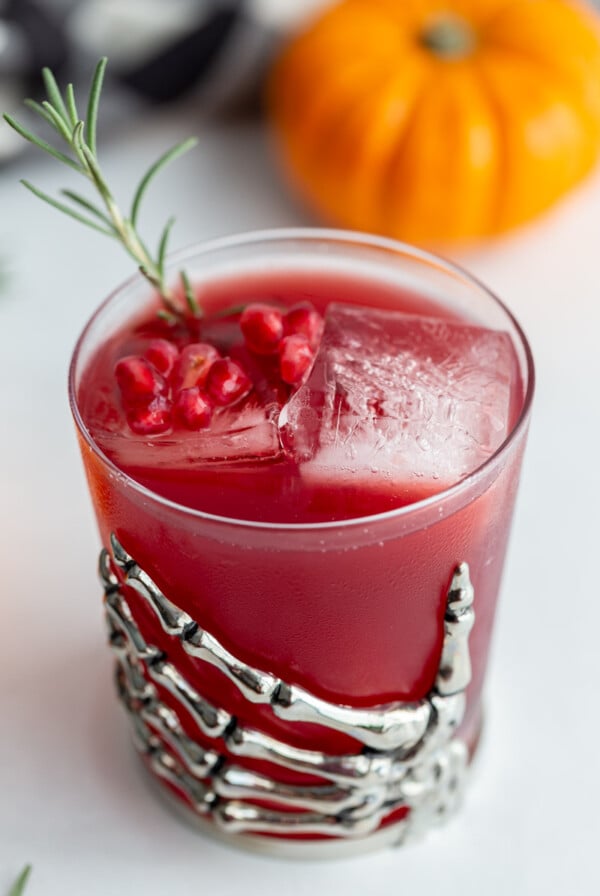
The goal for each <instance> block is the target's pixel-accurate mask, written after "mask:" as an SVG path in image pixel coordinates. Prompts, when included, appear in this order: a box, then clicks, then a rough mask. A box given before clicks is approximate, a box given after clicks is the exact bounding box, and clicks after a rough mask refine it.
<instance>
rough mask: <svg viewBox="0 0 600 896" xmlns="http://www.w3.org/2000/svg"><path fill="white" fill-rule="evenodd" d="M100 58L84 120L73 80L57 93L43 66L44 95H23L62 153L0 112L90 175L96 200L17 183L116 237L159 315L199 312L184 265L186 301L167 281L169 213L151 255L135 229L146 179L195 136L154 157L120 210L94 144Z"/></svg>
mask: <svg viewBox="0 0 600 896" xmlns="http://www.w3.org/2000/svg"><path fill="white" fill-rule="evenodd" d="M106 64H107V59H106V58H103V59H101V60H100V61H99V63H98V65H97V66H96V70H95V72H94V76H93V78H92V83H91V87H90V94H89V98H88V102H87V112H86V118H85V120H84V119H81V118H79V115H78V112H77V103H76V100H75V91H74V89H73V85H72V84H67V87H66V89H65V94H64V97H63V94H62V93H61V90H60V88H59V86H58V84H57V83H56V79H55V77H54V75H53V74H52V72H51V71H50V69H48V68H45V69H44V70H43V72H42V74H43V78H44V85H45V88H46V95H47V99H46V100H44V101H43V102H41V103H38V102H36V101H35V100H31V99H28V100H26V101H25V104H26V106H27V107H28V108H29V109H31V110H32V111H33V112H34V113H36V114H37V115H39V116H40V118H42V119H43V120H44V121H45V122H46V123H47V124H48V125H50V127H51V128H52V129H53V130H54V131H55V132H56V133H57V134H58V136H59V137H60V138H61V140H62V141H63V142H64V143H65V144H66V146H67V152H66V153H65V152H63V151H61V150H60V149H57V148H56V147H55V146H52V145H51V144H50V143H47V142H46V141H45V140H43V139H42V138H41V137H39V136H38V135H37V134H34V133H33V132H32V131H30V130H28V129H27V128H26V127H24V125H22V124H21V123H20V122H18V121H16V120H15V119H14V118H12V116H10V115H5V116H4V119H5V121H6V122H7V123H8V124H9V125H10V126H11V127H12V128H13V129H14V130H15V131H16V132H17V133H18V134H20V135H21V136H22V137H23V138H24V139H25V140H27V141H29V143H33V145H34V146H37V147H38V148H39V149H42V150H43V151H44V152H46V153H48V155H51V156H52V157H53V158H55V159H57V161H59V162H62V163H63V164H64V165H67V166H68V167H69V168H72V169H73V170H74V171H77V173H78V174H81V175H83V176H84V177H85V178H86V179H87V180H88V181H90V183H91V184H92V186H93V187H94V188H95V190H96V192H97V193H98V194H99V196H100V200H101V206H100V207H99V206H98V205H96V204H95V203H94V202H91V201H90V200H89V199H88V198H87V197H85V196H82V195H81V194H80V193H78V192H75V191H74V190H62V191H61V195H62V196H63V197H64V198H65V199H66V200H67V201H66V202H62V201H60V200H59V199H55V198H54V197H53V196H49V195H48V194H47V193H44V192H43V191H42V190H40V189H39V188H38V187H35V186H34V185H33V184H31V183H29V181H26V180H22V181H21V183H22V184H23V186H25V187H26V188H27V189H28V190H30V191H31V192H32V193H33V194H34V196H37V197H38V198H39V199H42V200H43V201H44V202H47V203H48V204H49V205H51V206H52V207H53V208H55V209H58V211H60V212H63V214H65V215H68V216H69V217H71V218H74V219H75V220H76V221H79V222H80V223H81V224H85V225H86V227H90V228H91V229H93V230H96V231H98V232H99V233H102V234H104V235H105V236H109V237H111V238H113V239H116V240H118V241H119V242H120V243H121V244H122V245H123V247H124V248H125V250H126V252H128V254H129V255H130V256H131V257H132V258H133V260H134V261H135V262H136V264H137V266H138V268H139V270H140V271H141V273H142V274H143V275H144V277H146V279H147V280H148V281H149V282H150V283H151V284H152V286H153V287H154V288H155V289H156V290H157V291H158V293H159V294H160V297H161V299H162V301H163V304H164V306H165V310H164V311H163V312H162V316H163V317H165V318H167V319H169V320H173V319H180V318H183V317H184V316H185V315H186V314H191V315H193V316H194V317H200V316H201V310H200V308H199V306H198V302H197V300H196V297H195V295H194V291H193V289H192V286H191V284H190V280H189V277H188V276H187V274H186V273H185V271H180V274H179V276H180V280H181V287H182V291H183V295H184V297H185V305H186V307H183V306H182V305H181V304H180V303H179V302H178V301H177V299H176V298H175V294H174V292H173V289H172V288H171V287H170V286H169V284H168V283H167V278H166V270H165V264H166V256H167V249H168V242H169V237H170V234H171V229H172V227H173V224H174V219H173V218H170V219H169V221H168V222H167V224H166V225H165V227H164V229H163V231H162V233H161V236H160V240H159V243H158V249H157V252H156V256H153V255H152V253H151V252H150V251H149V249H148V248H147V246H146V245H145V243H144V241H143V239H142V237H141V236H140V234H139V231H138V218H139V212H140V206H141V203H142V200H143V198H144V196H145V195H146V191H147V189H148V187H149V185H150V183H151V181H152V180H153V179H154V177H155V176H156V175H157V174H158V173H159V171H161V170H162V169H163V168H164V167H165V166H166V165H168V164H169V163H170V162H172V161H174V159H176V158H178V157H179V156H181V155H183V153H185V152H187V151H188V150H190V149H191V148H192V147H193V146H195V145H196V143H197V140H196V139H195V138H193V137H192V138H189V139H188V140H183V141H182V142H181V143H178V144H177V145H176V146H173V147H172V148H171V149H169V150H167V152H165V153H164V155H162V156H161V157H160V158H159V159H157V161H156V162H154V164H153V165H151V167H150V168H149V169H148V171H147V172H146V174H144V176H143V177H142V179H141V180H140V183H139V185H138V187H137V189H136V190H135V192H134V196H133V201H132V204H131V210H130V212H129V215H128V216H127V215H125V214H123V212H122V211H121V210H120V208H119V206H118V205H117V202H116V200H115V198H114V196H113V194H112V192H111V190H110V188H109V186H108V184H107V182H106V180H105V178H104V175H103V173H102V169H101V168H100V163H99V161H98V155H97V148H96V135H97V124H98V106H99V103H100V95H101V93H102V85H103V82H104V72H105V70H106Z"/></svg>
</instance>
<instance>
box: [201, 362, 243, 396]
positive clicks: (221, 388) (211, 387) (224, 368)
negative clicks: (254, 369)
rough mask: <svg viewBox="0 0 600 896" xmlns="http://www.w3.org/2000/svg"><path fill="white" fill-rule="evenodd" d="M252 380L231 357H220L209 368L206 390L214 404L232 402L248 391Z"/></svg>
mask: <svg viewBox="0 0 600 896" xmlns="http://www.w3.org/2000/svg"><path fill="white" fill-rule="evenodd" d="M251 389H252V381H251V379H250V377H249V376H248V374H247V373H246V371H245V370H244V368H243V367H241V366H240V364H238V363H237V361H233V360H232V359H231V358H220V359H219V360H218V361H215V363H214V364H213V365H212V367H211V368H210V371H209V374H208V379H207V381H206V391H207V392H208V394H209V395H210V397H211V398H212V399H213V401H214V402H215V404H220V405H228V404H233V402H234V401H238V400H239V399H240V398H243V397H244V396H245V395H247V394H248V392H250V390H251Z"/></svg>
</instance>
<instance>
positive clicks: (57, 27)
mask: <svg viewBox="0 0 600 896" xmlns="http://www.w3.org/2000/svg"><path fill="white" fill-rule="evenodd" d="M67 60H68V48H67V39H66V36H65V34H64V30H63V28H62V25H61V22H60V18H59V17H58V16H57V15H56V14H55V12H54V11H53V10H52V9H51V8H48V4H46V3H43V2H42V0H39V2H36V0H0V109H1V110H2V111H4V110H6V111H12V110H14V109H15V108H16V106H17V105H18V104H19V103H20V101H21V100H22V99H23V97H24V96H25V95H26V94H28V93H34V92H35V91H36V90H37V88H38V86H39V82H40V69H41V68H42V66H44V65H49V66H51V67H52V68H53V69H54V71H55V72H57V73H58V74H59V75H60V74H61V72H62V71H63V70H64V69H65V66H66V64H67ZM22 142H23V141H22V140H21V139H20V138H19V137H17V135H16V134H13V132H12V131H10V130H9V128H3V129H2V136H1V138H0V161H3V160H4V159H6V158H10V157H11V156H12V155H13V154H14V153H15V152H17V151H18V150H19V149H20V148H21V144H22Z"/></svg>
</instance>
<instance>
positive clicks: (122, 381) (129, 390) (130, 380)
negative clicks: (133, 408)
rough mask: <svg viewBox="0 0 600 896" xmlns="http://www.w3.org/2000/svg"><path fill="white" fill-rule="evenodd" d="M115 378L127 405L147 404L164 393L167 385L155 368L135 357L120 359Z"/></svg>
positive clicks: (148, 362) (116, 366) (144, 360)
mask: <svg viewBox="0 0 600 896" xmlns="http://www.w3.org/2000/svg"><path fill="white" fill-rule="evenodd" d="M115 377H116V379H117V383H118V384H119V389H120V390H121V395H122V397H123V401H124V403H125V404H127V405H130V404H132V405H138V404H144V405H146V406H147V405H148V403H149V402H150V401H151V400H152V399H153V398H155V397H156V396H157V395H160V394H161V393H162V392H166V389H167V384H166V382H165V380H164V377H162V376H161V374H160V373H159V372H158V370H157V369H156V367H154V365H153V364H151V363H150V361H147V360H146V358H140V357H139V356H137V355H129V356H128V357H126V358H121V360H120V361H118V362H117V364H116V365H115Z"/></svg>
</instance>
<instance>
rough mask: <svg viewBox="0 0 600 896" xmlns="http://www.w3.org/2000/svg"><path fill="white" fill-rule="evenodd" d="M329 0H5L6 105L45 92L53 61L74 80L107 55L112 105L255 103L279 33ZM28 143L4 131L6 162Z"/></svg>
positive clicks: (1, 81)
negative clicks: (42, 75) (185, 100)
mask: <svg viewBox="0 0 600 896" xmlns="http://www.w3.org/2000/svg"><path fill="white" fill-rule="evenodd" d="M326 2H327V0H0V109H1V110H2V111H7V112H16V111H17V110H18V109H19V107H20V104H21V101H22V99H23V98H24V97H25V96H26V95H33V96H34V97H38V96H39V92H40V91H39V86H40V85H39V72H40V69H41V68H42V66H44V65H47V66H49V67H51V68H52V69H53V71H54V72H55V74H57V76H59V77H60V78H61V80H62V81H63V82H64V81H65V80H66V79H68V80H72V81H73V82H74V83H75V85H77V84H78V81H79V80H80V78H85V80H86V81H87V79H88V78H89V72H90V70H91V68H92V67H93V66H94V64H95V63H96V62H97V60H98V58H99V57H100V56H104V55H106V56H108V57H109V59H110V67H109V84H108V85H107V91H106V96H107V106H108V110H109V112H108V114H109V115H112V116H113V117H118V116H119V115H121V116H122V115H124V114H127V115H129V114H131V113H132V110H133V111H135V108H136V105H138V106H139V103H140V102H142V103H144V102H145V103H167V102H171V101H175V100H178V99H180V98H181V97H184V96H191V97H193V101H194V102H195V103H196V104H197V106H198V108H199V109H202V110H204V111H207V112H211V113H214V112H222V111H224V110H227V111H232V110H234V111H235V110H239V109H240V108H244V109H247V108H253V107H254V106H255V105H256V104H255V100H256V97H257V96H258V93H259V86H260V82H261V77H262V75H263V73H264V70H265V68H266V66H267V65H268V63H269V61H270V58H271V55H272V53H273V51H274V50H275V48H276V46H277V44H278V42H279V41H280V40H281V37H282V35H283V34H284V33H285V32H287V31H288V30H289V29H290V28H292V27H293V26H294V25H295V24H296V22H297V21H298V20H299V19H301V18H303V17H304V16H306V15H307V14H309V13H310V12H311V11H313V10H315V9H317V8H319V7H322V6H323V5H324V4H325V3H326ZM21 148H22V141H19V140H18V138H17V139H16V140H14V141H13V135H12V132H11V131H10V130H9V129H8V128H2V129H1V131H0V161H2V160H4V159H6V158H8V157H10V155H11V154H13V152H15V151H17V150H20V149H21Z"/></svg>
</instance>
